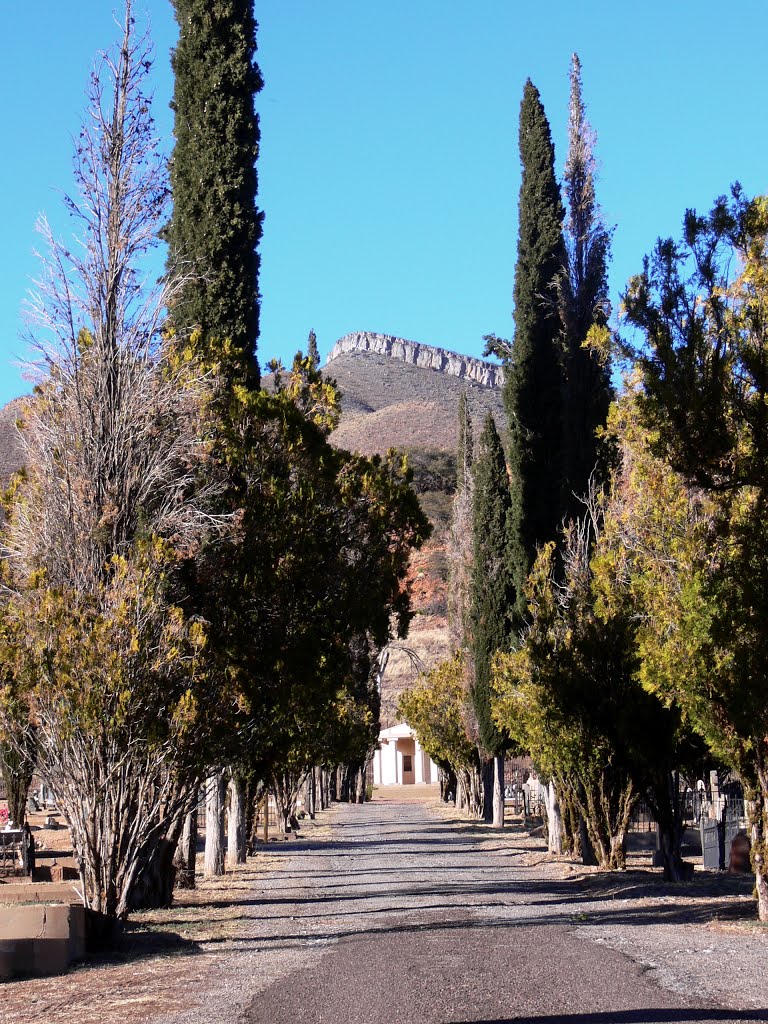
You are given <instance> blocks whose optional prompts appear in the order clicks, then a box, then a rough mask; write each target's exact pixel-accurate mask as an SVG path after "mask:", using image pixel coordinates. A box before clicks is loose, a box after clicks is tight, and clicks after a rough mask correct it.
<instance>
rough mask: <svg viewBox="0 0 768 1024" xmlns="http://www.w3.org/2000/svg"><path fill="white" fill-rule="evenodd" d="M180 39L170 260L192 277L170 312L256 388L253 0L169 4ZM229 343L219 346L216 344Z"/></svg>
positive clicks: (257, 79) (207, 351) (204, 348)
mask: <svg viewBox="0 0 768 1024" xmlns="http://www.w3.org/2000/svg"><path fill="white" fill-rule="evenodd" d="M173 3H174V8H175V11H176V20H177V22H178V24H179V41H178V45H177V47H176V49H175V51H174V52H173V54H172V58H171V63H172V66H173V70H174V73H175V76H176V81H175V87H174V93H173V102H172V104H171V107H172V109H173V111H174V114H175V127H174V135H175V138H176V144H175V147H174V150H173V157H172V159H171V167H170V174H171V190H172V193H173V214H172V217H171V220H170V223H169V224H168V226H167V228H166V231H165V239H166V241H167V242H168V245H169V250H170V251H169V266H170V267H171V268H172V269H174V270H175V269H176V268H177V266H179V265H180V266H181V267H182V269H187V264H188V265H189V266H188V269H189V270H190V271H191V272H192V273H193V274H194V278H193V279H192V280H190V281H189V282H188V283H187V284H186V285H185V286H184V288H183V289H182V291H181V294H180V295H179V296H178V299H177V301H176V303H175V305H174V307H173V310H172V317H173V322H174V323H175V325H176V327H177V329H178V330H180V331H188V330H192V329H199V330H200V350H201V353H202V354H203V355H204V356H205V357H207V358H211V359H214V360H216V361H220V362H221V363H222V364H223V365H222V369H223V371H224V373H225V374H226V375H227V376H229V377H235V378H237V377H241V376H245V378H246V380H247V381H248V382H249V384H251V385H252V386H258V383H259V368H258V363H257V361H256V341H257V338H258V334H259V287H258V272H259V258H258V253H257V245H258V242H259V239H260V237H261V224H262V214H261V213H260V212H259V210H258V209H257V207H256V194H257V177H256V158H257V156H258V151H259V121H258V116H257V114H256V111H255V108H254V97H255V95H256V93H257V92H259V90H260V89H261V87H262V84H263V83H262V78H261V74H260V72H259V68H258V66H257V64H256V61H255V54H256V21H255V18H254V14H253V0H173ZM225 342H228V343H229V345H228V347H226V348H225V345H224V343H225Z"/></svg>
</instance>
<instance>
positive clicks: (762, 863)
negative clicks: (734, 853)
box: [750, 761, 768, 922]
mask: <svg viewBox="0 0 768 1024" xmlns="http://www.w3.org/2000/svg"><path fill="white" fill-rule="evenodd" d="M757 777H758V784H759V787H760V788H759V790H758V792H757V793H756V799H755V802H754V810H753V812H752V822H751V829H750V831H751V840H752V842H751V855H752V869H753V870H754V872H755V893H756V895H757V916H758V918H759V919H760V920H761V921H763V922H768V768H766V766H765V762H764V761H763V762H762V763H761V764H759V765H758V769H757Z"/></svg>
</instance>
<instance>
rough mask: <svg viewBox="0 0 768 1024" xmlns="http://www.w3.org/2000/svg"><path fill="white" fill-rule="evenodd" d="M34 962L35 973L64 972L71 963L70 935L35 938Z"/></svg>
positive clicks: (33, 946) (33, 941)
mask: <svg viewBox="0 0 768 1024" xmlns="http://www.w3.org/2000/svg"><path fill="white" fill-rule="evenodd" d="M32 962H33V968H32V969H33V971H34V973H35V974H63V973H64V972H65V971H66V970H67V968H68V967H69V965H70V955H69V937H67V938H66V939H33V940H32Z"/></svg>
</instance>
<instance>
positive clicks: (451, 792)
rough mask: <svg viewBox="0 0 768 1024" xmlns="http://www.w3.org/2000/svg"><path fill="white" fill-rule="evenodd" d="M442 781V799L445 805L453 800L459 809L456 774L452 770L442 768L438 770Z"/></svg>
mask: <svg viewBox="0 0 768 1024" xmlns="http://www.w3.org/2000/svg"><path fill="white" fill-rule="evenodd" d="M438 779H439V780H440V799H441V801H442V802H443V803H444V804H449V803H450V802H451V800H453V801H454V802H455V804H456V806H457V807H458V792H457V788H456V782H457V779H456V772H455V771H454V770H453V769H452V768H440V769H439V770H438Z"/></svg>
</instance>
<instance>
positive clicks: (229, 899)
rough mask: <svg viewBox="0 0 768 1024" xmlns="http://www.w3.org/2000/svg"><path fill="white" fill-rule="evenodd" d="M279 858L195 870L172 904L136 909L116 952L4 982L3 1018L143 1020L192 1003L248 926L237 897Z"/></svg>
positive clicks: (96, 1023)
mask: <svg viewBox="0 0 768 1024" xmlns="http://www.w3.org/2000/svg"><path fill="white" fill-rule="evenodd" d="M275 863H276V858H275V857H274V856H270V854H269V853H266V854H259V855H257V856H256V857H254V858H251V860H250V861H249V863H248V864H247V865H245V866H243V867H241V868H238V869H236V870H235V871H232V872H228V873H227V874H226V875H224V876H223V878H219V879H209V880H203V879H200V878H198V888H197V889H194V890H190V891H180V892H178V893H177V897H178V900H177V903H176V904H175V905H174V906H173V907H172V908H170V909H166V910H151V911H142V912H139V913H136V914H135V915H134V916H133V917H132V919H131V922H130V924H129V925H128V927H127V929H126V932H125V935H124V937H123V939H122V941H121V944H120V947H119V948H118V949H117V950H116V951H115V952H113V953H110V954H108V955H104V956H99V957H94V958H92V959H90V960H89V961H87V962H86V963H85V964H83V965H81V966H79V967H76V968H75V969H73V970H72V971H70V973H69V974H66V975H62V976H60V977H51V978H29V979H20V980H17V981H12V982H7V983H6V984H5V985H4V986H3V989H2V1016H0V1019H2V1020H8V1021H11V1020H13V1021H14V1022H18V1024H32V1022H39V1021H41V1020H44V1021H46V1024H103V1022H104V1021H105V1020H109V1021H120V1022H121V1024H139V1022H144V1021H148V1020H154V1019H155V1018H157V1017H159V1016H161V1015H162V1014H164V1013H171V1012H175V1011H179V1010H182V1009H184V1008H187V1007H194V1006H195V1005H197V1003H198V1002H199V1001H200V979H201V978H202V977H203V976H204V974H205V973H206V972H207V971H209V970H211V969H214V968H215V966H216V963H217V961H223V960H224V959H225V958H226V957H227V956H229V955H230V954H231V951H232V948H233V943H232V941H231V940H234V939H236V938H237V936H238V935H239V934H240V932H241V930H242V928H243V921H242V905H241V904H240V903H239V902H238V897H242V899H243V900H245V899H248V898H252V894H253V891H254V888H255V887H256V886H257V885H258V882H259V879H260V877H261V876H262V875H263V874H264V873H265V872H267V871H269V870H270V869H271V868H273V867H274V865H275ZM107 1008H108V1016H107V1012H106V1010H107Z"/></svg>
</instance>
